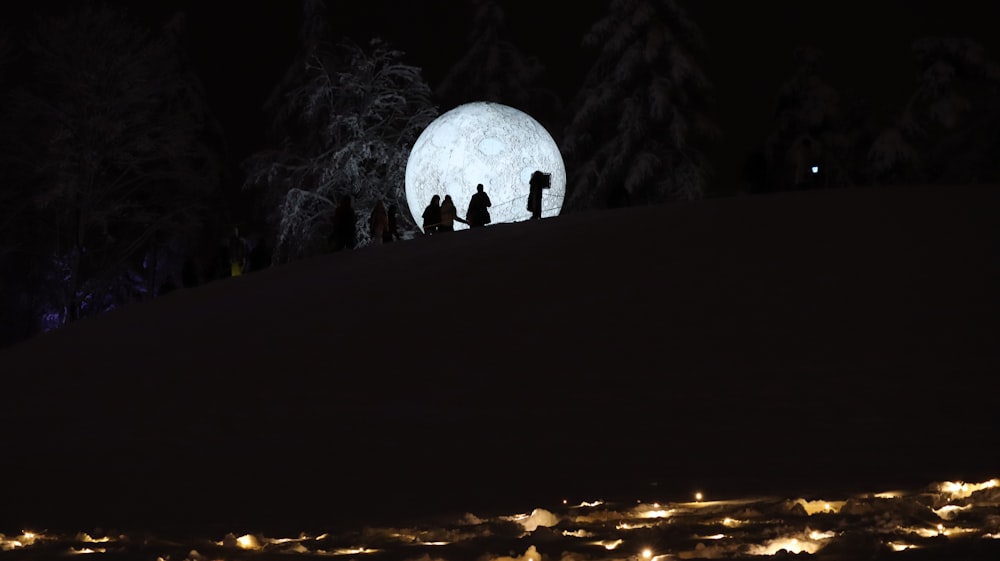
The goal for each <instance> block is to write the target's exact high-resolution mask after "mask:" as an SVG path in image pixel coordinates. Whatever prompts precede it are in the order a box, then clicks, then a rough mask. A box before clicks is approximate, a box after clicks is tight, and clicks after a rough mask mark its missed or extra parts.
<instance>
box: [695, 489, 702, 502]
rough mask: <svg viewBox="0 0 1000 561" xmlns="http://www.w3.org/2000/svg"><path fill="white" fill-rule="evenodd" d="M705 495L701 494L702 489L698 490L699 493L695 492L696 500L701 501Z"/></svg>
mask: <svg viewBox="0 0 1000 561" xmlns="http://www.w3.org/2000/svg"><path fill="white" fill-rule="evenodd" d="M703 497H704V495H702V494H701V491H698V492H697V493H695V494H694V500H696V501H700V500H701V499H702V498H703Z"/></svg>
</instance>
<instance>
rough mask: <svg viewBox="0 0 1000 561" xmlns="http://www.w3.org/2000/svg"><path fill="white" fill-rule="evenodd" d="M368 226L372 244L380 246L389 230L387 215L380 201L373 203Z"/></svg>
mask: <svg viewBox="0 0 1000 561" xmlns="http://www.w3.org/2000/svg"><path fill="white" fill-rule="evenodd" d="M368 226H369V228H370V229H371V236H372V243H374V244H380V243H382V242H383V241H384V239H385V233H386V231H388V230H389V213H387V212H386V211H385V205H384V204H382V201H378V202H376V203H375V208H373V209H372V213H371V216H369V217H368Z"/></svg>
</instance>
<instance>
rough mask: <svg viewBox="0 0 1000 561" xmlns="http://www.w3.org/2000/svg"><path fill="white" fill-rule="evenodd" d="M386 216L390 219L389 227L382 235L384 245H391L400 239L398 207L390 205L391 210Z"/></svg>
mask: <svg viewBox="0 0 1000 561" xmlns="http://www.w3.org/2000/svg"><path fill="white" fill-rule="evenodd" d="M386 214H387V215H388V217H389V225H388V226H387V227H386V229H385V232H384V233H383V234H382V243H389V242H392V241H396V240H398V239H399V223H398V222H397V220H396V217H397V216H398V215H399V209H398V208H397V207H396V205H389V210H388V212H387V213H386Z"/></svg>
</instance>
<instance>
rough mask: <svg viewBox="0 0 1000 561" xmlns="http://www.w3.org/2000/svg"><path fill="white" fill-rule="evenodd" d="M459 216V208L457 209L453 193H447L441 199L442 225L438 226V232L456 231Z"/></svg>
mask: <svg viewBox="0 0 1000 561" xmlns="http://www.w3.org/2000/svg"><path fill="white" fill-rule="evenodd" d="M457 216H458V210H457V209H455V203H454V202H453V201H452V200H451V195H445V196H444V200H443V201H441V226H440V227H439V228H438V232H454V231H455V217H457Z"/></svg>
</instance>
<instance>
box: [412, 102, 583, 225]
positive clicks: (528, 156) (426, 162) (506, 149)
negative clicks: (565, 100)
mask: <svg viewBox="0 0 1000 561" xmlns="http://www.w3.org/2000/svg"><path fill="white" fill-rule="evenodd" d="M536 170H540V171H542V172H545V173H548V174H550V175H551V187H550V188H548V189H544V190H542V217H543V218H545V217H549V216H556V215H558V214H559V211H560V210H561V209H562V204H563V199H564V198H565V195H566V167H565V165H564V164H563V160H562V155H561V154H560V152H559V147H558V146H557V145H556V143H555V141H554V140H553V139H552V136H551V135H550V134H549V132H548V131H547V130H545V127H543V126H542V125H541V124H540V123H538V121H536V120H535V119H533V118H532V117H531V116H530V115H528V114H527V113H525V112H523V111H521V110H519V109H515V108H513V107H510V106H508V105H503V104H500V103H491V102H484V101H477V102H473V103H466V104H464V105H459V106H458V107H455V108H454V109H451V110H450V111H447V112H445V113H443V114H442V115H440V116H439V117H438V118H437V119H435V120H434V121H433V122H432V123H431V124H430V125H428V126H427V128H426V129H424V131H423V132H422V133H421V134H420V136H419V137H418V138H417V141H416V142H415V143H414V144H413V149H412V150H411V151H410V157H409V160H408V161H407V164H406V203H407V205H408V206H409V208H410V213H411V214H412V215H413V218H414V219H415V220H416V221H417V224H418V225H420V224H422V219H421V216H422V215H423V213H424V209H425V208H426V207H427V205H428V204H429V203H430V202H431V198H432V197H433V196H434V195H439V196H440V197H441V200H444V197H445V195H451V199H452V201H453V202H454V203H455V208H456V209H457V211H458V216H459V217H461V218H465V216H466V211H467V210H468V207H469V200H470V199H471V198H472V195H473V194H474V193H475V192H476V185H477V184H480V183H482V184H483V189H484V190H485V191H486V194H487V195H489V197H490V201H491V202H492V203H493V206H492V207H491V208H490V209H489V210H490V218H491V221H492V223H498V222H517V221H521V220H528V219H529V218H531V213H530V212H528V210H527V203H528V191H529V187H528V182H529V180H530V179H531V174H532V173H533V172H534V171H536ZM467 227H468V226H466V225H465V224H462V223H460V222H456V223H455V229H456V230H458V229H464V228H467Z"/></svg>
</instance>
